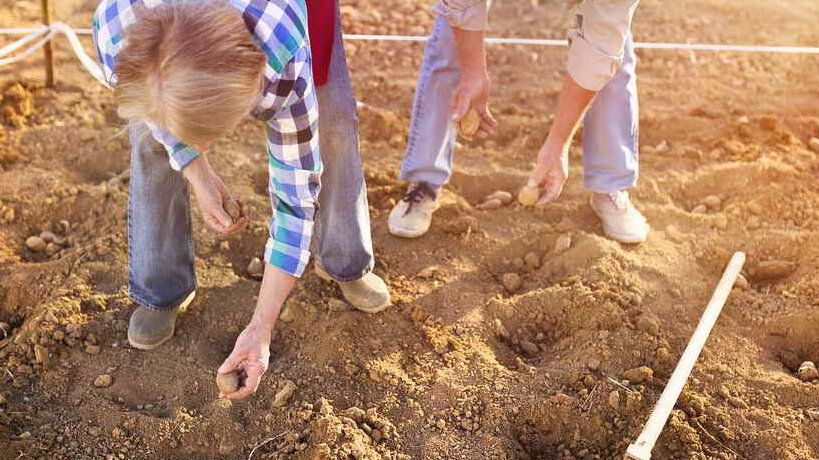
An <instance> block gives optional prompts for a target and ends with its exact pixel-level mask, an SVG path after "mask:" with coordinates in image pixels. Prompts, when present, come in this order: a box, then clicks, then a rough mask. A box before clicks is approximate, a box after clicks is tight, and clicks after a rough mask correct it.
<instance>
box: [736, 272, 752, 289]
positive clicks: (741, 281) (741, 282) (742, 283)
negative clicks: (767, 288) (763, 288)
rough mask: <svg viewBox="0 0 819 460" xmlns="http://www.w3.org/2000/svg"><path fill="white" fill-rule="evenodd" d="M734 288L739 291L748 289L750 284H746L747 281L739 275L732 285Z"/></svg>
mask: <svg viewBox="0 0 819 460" xmlns="http://www.w3.org/2000/svg"><path fill="white" fill-rule="evenodd" d="M734 286H736V287H738V288H740V289H748V287H750V283H748V279H747V278H745V276H743V275H742V273H740V274H739V275H737V280H736V282H735V283H734Z"/></svg>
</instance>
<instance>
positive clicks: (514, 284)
mask: <svg viewBox="0 0 819 460" xmlns="http://www.w3.org/2000/svg"><path fill="white" fill-rule="evenodd" d="M501 283H503V287H505V288H506V290H507V291H509V292H515V291H517V290H518V289H519V288H520V286H521V284H522V283H521V280H520V276H519V275H518V274H517V273H505V274H504V275H503V276H502V277H501Z"/></svg>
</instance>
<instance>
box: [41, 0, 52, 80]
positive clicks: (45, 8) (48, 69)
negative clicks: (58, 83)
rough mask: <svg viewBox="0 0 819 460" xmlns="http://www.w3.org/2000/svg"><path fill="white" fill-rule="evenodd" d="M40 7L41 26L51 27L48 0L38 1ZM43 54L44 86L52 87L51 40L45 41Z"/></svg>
mask: <svg viewBox="0 0 819 460" xmlns="http://www.w3.org/2000/svg"><path fill="white" fill-rule="evenodd" d="M40 6H41V7H42V10H43V24H45V25H47V26H50V25H51V8H50V5H49V4H48V0H40ZM43 53H44V57H45V68H46V86H48V87H49V88H53V87H54V50H53V49H52V48H51V40H49V41H47V42H46V43H45V45H44V46H43Z"/></svg>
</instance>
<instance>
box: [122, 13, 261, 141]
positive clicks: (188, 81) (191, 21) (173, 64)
mask: <svg viewBox="0 0 819 460" xmlns="http://www.w3.org/2000/svg"><path fill="white" fill-rule="evenodd" d="M126 39H127V44H126V46H125V48H124V49H123V50H122V51H121V53H120V55H119V57H118V61H117V64H116V68H115V72H116V74H117V77H118V81H117V86H116V91H115V96H116V100H117V103H118V105H119V110H118V111H119V114H120V116H121V117H123V118H126V119H130V120H139V121H146V122H153V123H156V124H158V125H159V126H161V127H162V128H164V129H165V130H167V131H169V132H170V133H171V134H173V135H174V136H176V137H178V138H179V139H181V140H182V141H184V142H186V143H188V144H190V145H194V146H202V145H209V144H210V143H212V142H213V141H215V140H216V139H218V138H219V137H222V136H223V135H225V134H227V133H228V132H229V131H230V130H232V129H233V128H234V127H235V126H236V125H237V124H238V123H239V121H240V120H241V119H242V118H243V117H244V116H245V115H247V114H248V113H249V112H250V111H251V110H252V108H253V106H254V104H255V103H256V102H257V99H258V97H259V95H260V94H261V89H262V72H263V71H264V64H265V62H266V56H265V54H264V53H263V52H262V50H261V49H260V48H259V46H258V45H256V43H254V41H253V37H252V36H251V34H250V33H249V32H248V29H247V27H246V26H245V23H244V21H243V20H242V18H241V17H240V16H239V14H238V12H237V11H236V10H235V9H234V8H232V7H231V6H230V5H228V4H227V3H226V2H224V1H205V2H177V3H172V4H168V5H161V6H157V7H155V8H151V9H142V10H141V11H140V12H139V13H138V20H137V22H136V23H135V24H134V25H133V26H131V27H130V28H129V29H128V31H127V33H126Z"/></svg>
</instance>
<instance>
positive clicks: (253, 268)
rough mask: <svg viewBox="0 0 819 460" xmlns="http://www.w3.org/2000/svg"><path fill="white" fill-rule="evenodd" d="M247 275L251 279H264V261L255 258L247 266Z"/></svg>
mask: <svg viewBox="0 0 819 460" xmlns="http://www.w3.org/2000/svg"><path fill="white" fill-rule="evenodd" d="M247 274H248V275H250V277H251V278H255V279H262V276H264V263H263V262H262V259H260V258H258V257H254V258H253V259H252V260H251V261H250V263H249V264H247Z"/></svg>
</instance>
